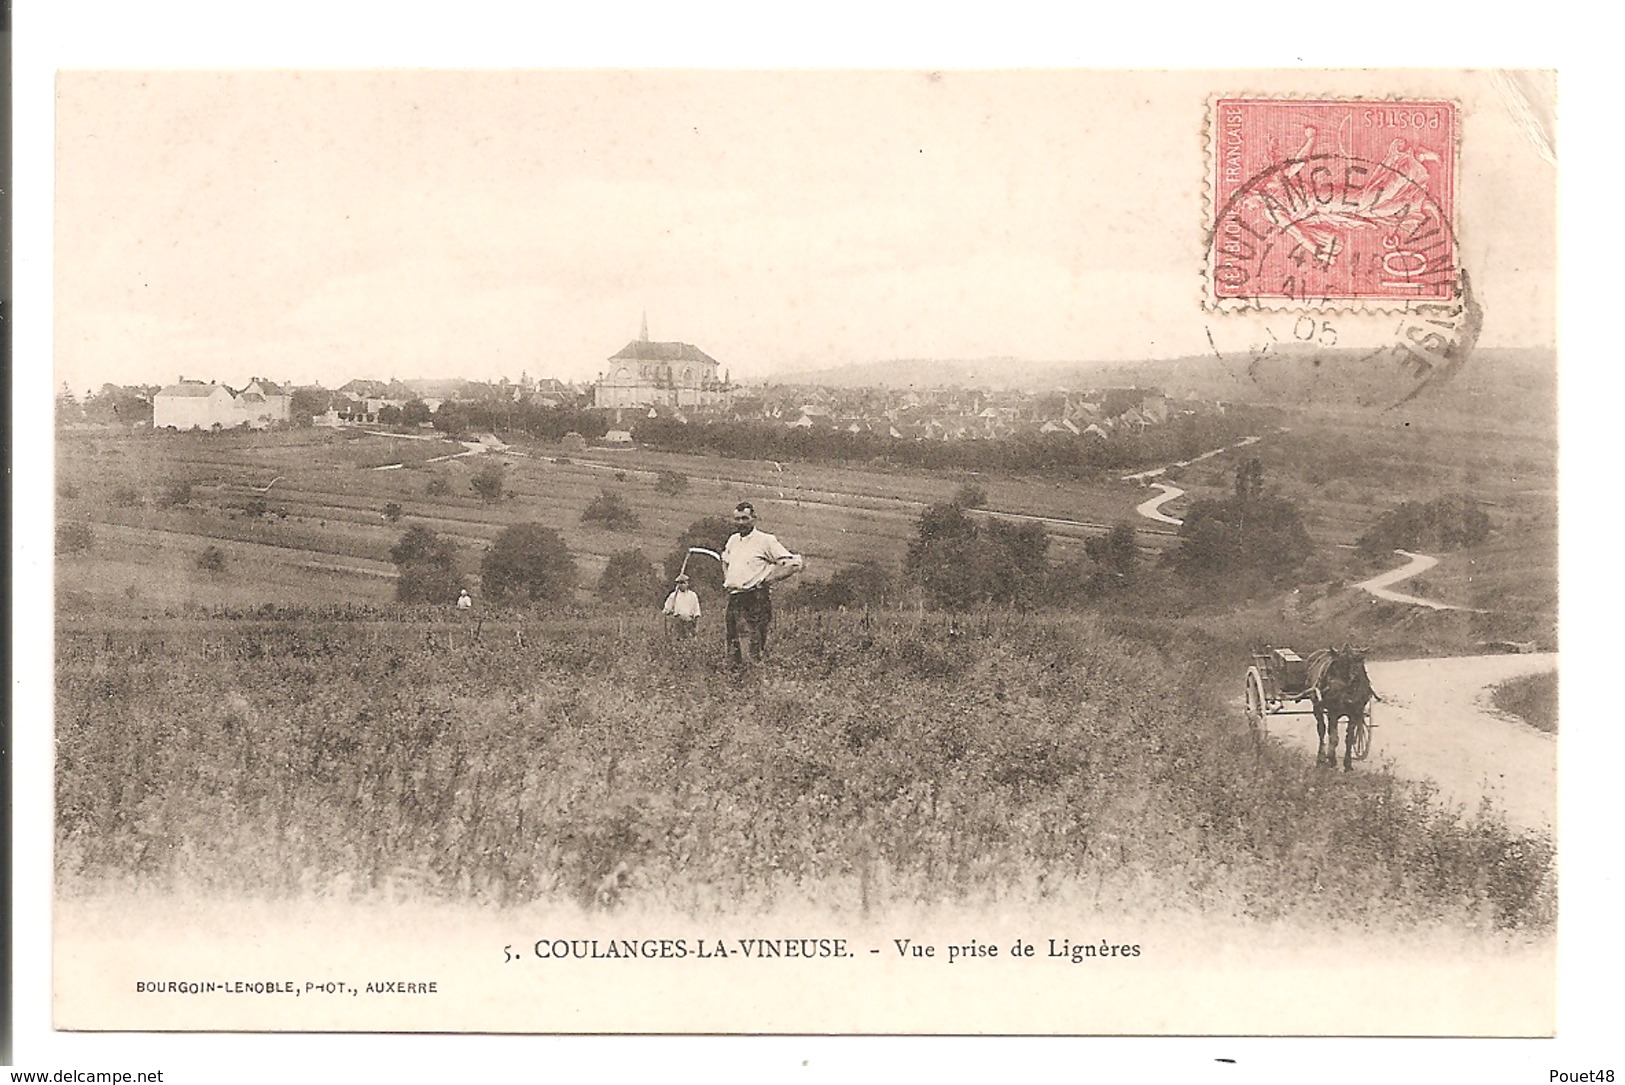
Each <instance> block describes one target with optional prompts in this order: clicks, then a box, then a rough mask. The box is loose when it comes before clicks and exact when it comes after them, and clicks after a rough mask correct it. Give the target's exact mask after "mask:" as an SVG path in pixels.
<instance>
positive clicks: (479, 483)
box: [468, 463, 505, 505]
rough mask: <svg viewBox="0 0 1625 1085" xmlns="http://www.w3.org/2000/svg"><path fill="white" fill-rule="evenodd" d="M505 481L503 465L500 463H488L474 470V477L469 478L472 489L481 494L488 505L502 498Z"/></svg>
mask: <svg viewBox="0 0 1625 1085" xmlns="http://www.w3.org/2000/svg"><path fill="white" fill-rule="evenodd" d="M504 481H505V480H504V478H503V475H502V465H501V464H500V463H488V464H486V465H485V466H484V467H482V468H480V469H479V470H478V471H476V472H474V477H473V478H471V479H469V480H468V485H469V488H470V489H472V490H473V491H474V492H475V493H476V494H478V495H479V498H480V500H481V501H484V502H485V503H486V504H487V505H494V504H496V503H497V502H498V501H501V500H502V489H503V484H504Z"/></svg>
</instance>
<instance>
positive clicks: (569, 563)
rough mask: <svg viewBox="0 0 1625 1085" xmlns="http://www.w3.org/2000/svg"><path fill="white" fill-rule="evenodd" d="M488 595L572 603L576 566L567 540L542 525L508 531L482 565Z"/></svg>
mask: <svg viewBox="0 0 1625 1085" xmlns="http://www.w3.org/2000/svg"><path fill="white" fill-rule="evenodd" d="M480 576H481V579H482V581H483V583H484V585H485V592H486V594H487V595H489V596H491V597H492V598H494V599H516V598H517V599H531V600H536V601H538V602H550V603H564V602H568V601H569V599H570V597H571V595H572V594H573V593H574V591H575V586H576V577H577V573H576V565H575V559H574V558H572V557H571V556H570V551H569V549H568V548H567V547H566V546H565V545H564V538H563V537H562V536H561V535H560V534H559V533H558V532H557V531H554V530H553V529H552V528H550V527H544V526H542V525H541V524H514V525H513V526H512V527H508V528H504V529H503V531H502V533H501V534H499V535H498V536H497V537H496V541H495V542H493V543H492V544H491V549H490V550H488V551H486V554H485V560H484V562H483V563H481V565H480Z"/></svg>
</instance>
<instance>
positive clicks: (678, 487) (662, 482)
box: [655, 471, 688, 497]
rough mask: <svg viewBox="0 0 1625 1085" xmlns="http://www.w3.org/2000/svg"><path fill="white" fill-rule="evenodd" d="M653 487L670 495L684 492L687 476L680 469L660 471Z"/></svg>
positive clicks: (685, 490) (673, 495) (686, 487)
mask: <svg viewBox="0 0 1625 1085" xmlns="http://www.w3.org/2000/svg"><path fill="white" fill-rule="evenodd" d="M655 489H656V490H658V491H659V492H661V493H663V494H666V495H668V496H670V497H676V496H678V495H679V494H682V493H686V492H687V490H688V476H687V475H685V474H683V473H682V472H681V471H662V472H660V477H659V478H657V479H656V480H655Z"/></svg>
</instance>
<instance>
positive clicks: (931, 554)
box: [904, 503, 1049, 607]
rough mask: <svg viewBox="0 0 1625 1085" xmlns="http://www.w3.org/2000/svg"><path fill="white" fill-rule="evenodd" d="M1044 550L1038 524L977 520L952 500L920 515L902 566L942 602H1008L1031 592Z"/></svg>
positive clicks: (1043, 562)
mask: <svg viewBox="0 0 1625 1085" xmlns="http://www.w3.org/2000/svg"><path fill="white" fill-rule="evenodd" d="M1048 550H1049V537H1048V536H1047V535H1046V534H1045V533H1044V527H1043V525H1042V524H1039V523H1037V522H1029V523H1019V524H1018V523H1014V522H1012V521H1009V520H999V519H997V518H992V519H989V520H988V521H987V522H986V523H978V522H977V521H975V520H972V519H971V518H970V517H969V516H966V515H965V510H964V508H963V507H962V506H960V505H959V504H957V503H949V504H946V505H941V504H939V505H932V506H930V507H929V508H927V509H926V510H925V512H924V513H922V514H921V515H920V523H919V528H918V530H917V532H916V535H915V538H914V539H913V540H911V541H910V542H909V545H908V554H907V556H906V557H905V558H904V569H905V571H906V572H907V573H908V574H909V576H910V577H911V578H913V579H914V580H915V581H916V582H917V583H919V584H920V585H921V586H922V587H923V588H925V590H926V592H927V593H928V594H929V595H930V596H931V597H932V599H933V600H935V601H936V602H937V603H938V604H940V605H942V606H948V607H973V606H977V605H980V604H983V603H1011V602H1017V601H1025V600H1026V599H1028V598H1029V597H1031V596H1032V595H1033V594H1035V592H1036V589H1037V588H1038V587H1039V584H1040V583H1041V581H1042V578H1043V576H1044V575H1045V572H1046V569H1047V567H1048V566H1047V563H1046V560H1045V555H1046V553H1047V551H1048Z"/></svg>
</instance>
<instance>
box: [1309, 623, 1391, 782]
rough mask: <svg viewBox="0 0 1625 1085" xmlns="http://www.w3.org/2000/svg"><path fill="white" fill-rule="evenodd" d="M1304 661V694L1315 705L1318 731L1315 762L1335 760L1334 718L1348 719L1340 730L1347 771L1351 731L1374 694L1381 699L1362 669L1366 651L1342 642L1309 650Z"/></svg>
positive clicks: (1351, 754) (1350, 760)
mask: <svg viewBox="0 0 1625 1085" xmlns="http://www.w3.org/2000/svg"><path fill="white" fill-rule="evenodd" d="M1305 662H1306V663H1308V665H1309V674H1308V677H1309V684H1308V686H1307V687H1306V688H1305V689H1304V692H1303V696H1305V697H1308V698H1309V699H1310V701H1311V702H1312V703H1313V704H1314V706H1315V730H1316V732H1318V733H1319V735H1320V745H1319V747H1318V749H1317V750H1316V751H1315V764H1317V765H1334V766H1335V765H1336V764H1337V721H1338V720H1348V726H1347V727H1346V728H1345V729H1344V733H1343V770H1344V771H1345V772H1347V771H1350V770H1352V769H1353V768H1354V732H1355V731H1356V730H1357V729H1358V728H1361V727H1364V726H1365V715H1366V706H1367V705H1369V704H1370V703H1371V701H1372V700H1373V699H1374V698H1376V699H1380V698H1377V695H1376V692H1375V691H1374V690H1372V688H1371V678H1370V676H1368V675H1367V674H1366V672H1365V652H1364V650H1357V649H1354V648H1350V647H1349V646H1348V645H1346V644H1345V645H1344V646H1343V647H1342V648H1341V649H1338V648H1322V649H1320V650H1318V651H1315V652H1310V653H1309V658H1308V659H1307V660H1305ZM1300 699H1301V698H1300ZM1328 740H1329V741H1328Z"/></svg>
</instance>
